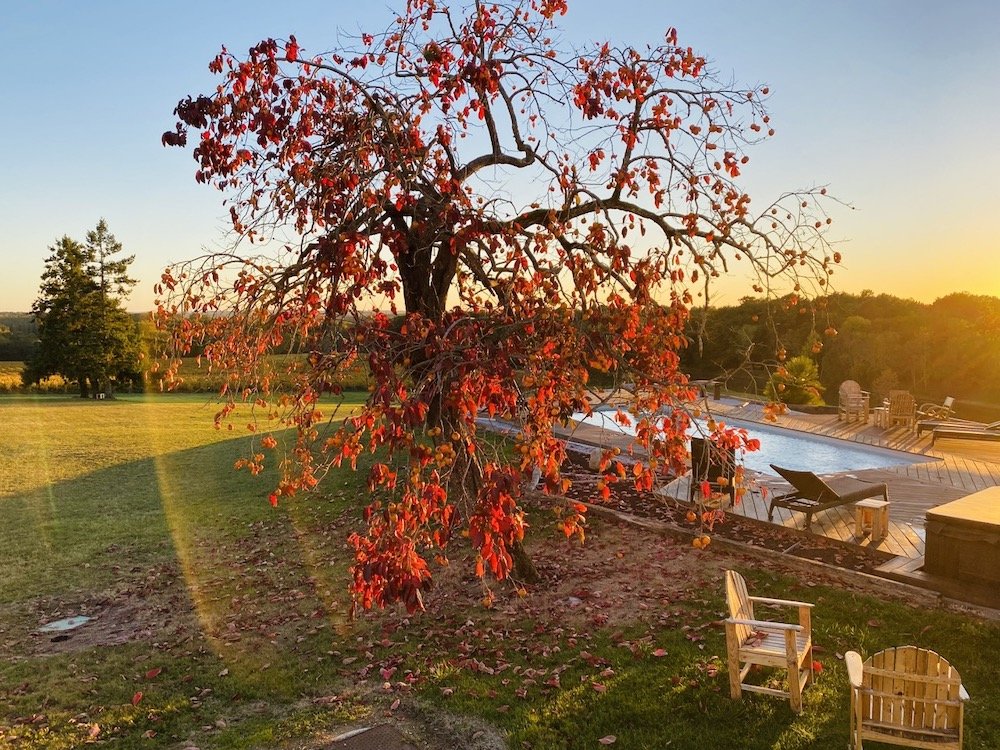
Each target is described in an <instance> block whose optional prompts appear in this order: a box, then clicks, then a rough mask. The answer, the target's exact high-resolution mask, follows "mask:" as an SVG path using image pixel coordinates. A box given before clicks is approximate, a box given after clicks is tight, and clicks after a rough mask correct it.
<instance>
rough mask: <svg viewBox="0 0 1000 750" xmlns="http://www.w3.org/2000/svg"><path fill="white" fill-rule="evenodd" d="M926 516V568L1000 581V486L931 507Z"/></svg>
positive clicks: (966, 577) (962, 578) (986, 581)
mask: <svg viewBox="0 0 1000 750" xmlns="http://www.w3.org/2000/svg"><path fill="white" fill-rule="evenodd" d="M926 518H927V542H926V545H925V549H924V570H925V571H926V572H928V573H932V574H935V575H941V576H946V577H948V578H953V579H956V580H959V581H964V582H967V583H974V584H984V585H988V586H996V585H1000V487H989V488H988V489H985V490H981V491H979V492H974V493H973V494H971V495H967V496H966V497H963V498H959V499H958V500H955V501H954V502H950V503H946V504H945V505H940V506H938V507H937V508H931V509H930V510H928V511H927V516H926Z"/></svg>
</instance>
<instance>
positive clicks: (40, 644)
mask: <svg viewBox="0 0 1000 750" xmlns="http://www.w3.org/2000/svg"><path fill="white" fill-rule="evenodd" d="M69 617H88V618H90V619H89V621H88V622H86V623H84V624H83V625H80V626H79V627H76V628H73V629H72V630H66V631H62V632H41V631H40V630H39V628H41V627H42V626H44V625H45V624H46V623H50V622H53V621H57V620H62V619H65V618H69ZM0 622H4V623H6V625H4V626H3V627H2V628H0V654H2V655H3V656H4V657H5V658H8V659H10V660H12V661H13V660H21V659H26V658H31V657H36V656H44V655H47V654H61V653H73V652H77V651H83V650H84V649H88V648H92V647H94V646H118V645H121V644H124V643H130V642H133V641H148V642H177V641H179V640H182V639H184V638H187V637H188V636H189V635H190V634H192V633H194V632H195V630H196V627H195V626H196V618H195V616H194V612H193V608H192V605H191V602H190V599H189V598H188V596H187V593H186V591H185V589H184V586H183V582H182V580H181V576H180V572H179V570H178V569H177V567H176V566H175V565H170V564H162V565H156V566H153V567H152V568H149V569H147V570H145V571H143V570H138V569H136V570H133V571H131V572H130V574H129V580H128V581H123V582H122V583H121V584H120V585H119V586H117V587H115V588H113V589H109V590H106V591H101V592H86V593H81V594H76V595H72V594H71V595H66V596H63V597H58V598H56V597H43V598H40V599H35V600H33V601H30V602H25V603H23V604H20V605H17V607H16V609H15V608H14V607H0Z"/></svg>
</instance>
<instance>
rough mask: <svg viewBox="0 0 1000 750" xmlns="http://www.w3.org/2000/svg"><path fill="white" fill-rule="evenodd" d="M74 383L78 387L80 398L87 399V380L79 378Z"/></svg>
mask: <svg viewBox="0 0 1000 750" xmlns="http://www.w3.org/2000/svg"><path fill="white" fill-rule="evenodd" d="M76 382H77V383H78V384H79V385H80V398H87V397H88V396H90V391H89V390H88V388H87V379H86V378H84V377H81V378H79V379H78V380H77V381H76Z"/></svg>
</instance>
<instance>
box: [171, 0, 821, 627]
mask: <svg viewBox="0 0 1000 750" xmlns="http://www.w3.org/2000/svg"><path fill="white" fill-rule="evenodd" d="M566 11H567V7H566V3H565V2H564V1H562V0H524V1H522V2H501V3H483V2H477V3H474V4H471V5H469V6H467V7H464V8H461V9H458V8H450V7H447V6H445V5H443V4H440V3H438V2H435V1H434V0H409V2H407V4H406V7H405V10H404V11H402V12H401V13H400V15H399V17H398V18H397V19H396V21H395V23H393V24H392V25H391V27H390V28H389V29H388V31H386V32H384V33H381V34H362V35H361V36H360V38H359V39H357V41H356V46H353V47H344V48H342V49H338V50H336V51H334V52H331V53H324V54H321V55H306V54H305V53H304V50H303V49H302V48H301V47H300V45H299V42H298V40H297V39H296V38H295V37H294V36H290V37H289V38H288V40H287V41H284V42H279V41H276V40H273V39H267V40H265V41H263V42H261V43H260V44H258V45H256V46H255V47H253V48H252V49H250V51H249V53H248V54H247V56H246V57H245V58H239V57H237V56H235V55H233V54H231V53H230V52H229V51H227V50H225V49H223V51H222V53H221V54H219V55H218V56H217V57H216V58H215V59H214V60H213V61H212V62H211V64H210V66H209V67H210V68H211V70H212V71H213V72H215V73H216V74H218V75H219V76H220V81H219V84H218V87H217V88H216V89H215V90H214V91H213V92H212V93H211V94H208V95H204V96H197V97H193V98H192V97H188V98H187V99H185V100H183V101H181V102H180V103H179V104H178V106H177V109H176V110H175V112H176V114H177V116H178V118H179V122H178V123H177V126H176V128H175V129H174V130H172V131H169V132H167V133H165V134H164V136H163V141H164V143H165V144H168V145H175V146H184V145H185V144H187V142H188V140H189V137H190V138H191V140H193V141H194V143H195V146H194V151H193V155H194V158H195V159H196V161H197V162H198V171H197V173H196V179H197V180H198V181H199V182H204V183H210V184H213V185H215V186H216V187H218V188H219V189H220V190H222V191H224V192H225V193H226V195H227V202H228V205H229V210H230V215H231V217H232V221H233V227H234V230H235V232H236V234H237V235H238V237H239V238H241V240H242V244H239V243H237V244H234V249H233V251H232V252H230V253H227V254H224V255H213V256H211V257H207V258H200V259H197V260H195V261H192V262H190V263H188V264H185V265H183V266H180V267H176V268H171V269H167V271H166V272H165V273H164V276H163V280H162V283H161V284H160V285H159V292H160V293H161V295H162V297H163V298H162V300H161V302H160V306H159V313H160V316H161V319H162V321H163V323H164V326H165V327H169V328H171V330H172V331H173V334H174V342H175V344H176V346H177V351H179V352H180V353H183V352H186V351H189V350H190V348H191V347H192V346H195V345H198V346H200V345H201V344H203V343H204V345H205V346H204V357H203V361H206V362H209V363H210V365H211V366H212V367H213V368H218V369H221V370H223V371H225V372H227V373H229V385H228V386H227V388H226V389H225V398H226V403H225V406H224V408H223V409H222V410H221V411H220V414H219V417H218V418H219V420H220V421H222V420H226V419H231V418H232V417H233V415H234V411H235V410H236V409H237V408H238V406H239V404H240V403H241V402H247V403H248V404H250V405H251V407H252V408H254V409H255V414H257V415H260V416H262V417H263V416H264V415H266V416H267V417H269V418H273V419H275V420H277V422H278V423H280V424H282V425H289V426H294V427H295V428H296V429H297V431H298V440H297V442H296V444H295V447H294V450H293V451H292V453H291V455H289V456H287V457H286V460H283V461H282V462H281V466H282V469H283V471H282V478H281V481H280V484H279V485H278V487H277V489H276V491H275V492H274V494H273V495H272V496H271V498H272V502H277V499H278V498H279V497H285V496H289V495H292V494H294V493H296V492H297V491H299V490H302V489H308V488H313V487H315V486H316V484H317V483H318V482H319V481H320V480H321V479H322V477H323V475H324V473H325V472H326V471H327V470H328V469H329V468H330V467H331V466H339V465H340V464H341V463H342V462H347V463H349V464H351V465H354V464H355V462H356V461H357V458H358V456H359V455H360V454H361V453H363V452H365V451H371V452H375V451H379V453H378V458H377V460H376V462H375V464H374V466H373V467H372V469H371V471H370V488H371V492H372V498H373V502H372V505H371V507H370V508H369V509H368V511H367V513H366V519H367V523H368V528H367V531H366V533H363V534H356V535H354V536H353V537H352V538H351V542H352V544H353V546H354V549H355V553H356V564H355V566H354V582H353V590H354V593H355V597H356V601H357V602H358V603H360V604H362V605H363V606H371V605H373V604H375V605H383V604H386V603H388V602H393V601H402V602H403V603H404V604H405V605H406V606H407V607H408V608H410V609H413V608H417V607H420V606H421V591H422V590H424V589H425V588H426V587H427V586H428V584H429V581H430V578H431V570H430V565H431V563H432V561H433V560H435V559H440V558H442V557H443V556H444V554H445V552H446V549H447V547H448V545H449V544H450V543H451V542H452V541H453V540H455V539H461V537H463V536H467V537H468V539H469V540H470V542H471V544H472V546H473V548H474V549H475V550H476V552H477V553H478V555H477V563H476V568H477V572H478V573H479V574H480V575H483V574H485V573H487V572H488V573H491V574H492V575H494V576H496V577H499V578H504V577H506V576H508V575H510V574H511V573H512V571H514V566H515V557H517V552H518V550H519V545H520V541H521V539H522V537H523V534H524V530H525V527H526V521H525V515H524V510H523V508H522V505H521V501H520V498H521V494H522V487H523V485H524V477H525V475H526V474H531V473H532V471H533V470H536V469H537V470H538V473H539V474H540V477H541V480H540V482H541V488H542V489H543V490H544V491H546V492H559V491H560V490H562V489H563V488H564V487H565V486H566V482H565V480H564V478H563V477H562V476H561V474H560V466H561V464H562V461H563V458H564V456H565V444H564V442H563V441H562V440H560V439H558V437H557V436H556V435H555V434H554V433H553V428H554V427H556V426H558V425H560V424H564V423H565V422H566V420H567V419H568V418H569V416H570V415H571V414H573V413H574V412H578V411H587V410H588V409H589V408H590V407H589V406H588V403H589V399H588V396H589V395H591V394H589V392H588V383H589V378H590V376H591V374H592V373H593V372H595V371H600V372H601V373H606V374H607V377H608V378H609V380H610V382H612V383H613V384H626V383H627V384H628V387H629V390H630V392H631V394H632V395H631V404H630V408H631V412H632V413H634V414H638V415H643V416H641V417H640V419H639V421H638V424H637V425H636V432H637V437H636V441H635V443H636V447H637V448H641V449H642V450H643V451H644V452H645V456H646V458H645V460H644V462H642V463H636V464H634V465H630V466H629V467H628V468H627V469H626V467H625V466H623V465H622V464H621V463H619V461H618V459H613V457H612V455H611V453H610V452H609V453H608V454H607V455H605V457H604V458H605V460H604V462H603V465H604V469H605V480H604V481H603V482H602V483H601V484H600V485H599V487H600V488H601V489H600V490H598V491H597V492H599V493H601V494H606V493H607V492H608V485H609V484H610V483H612V482H613V481H615V480H616V479H618V478H620V477H624V476H625V475H626V473H627V475H628V476H629V477H630V478H631V479H632V480H634V481H635V483H636V484H637V485H639V486H640V487H650V486H651V485H652V483H653V481H654V478H655V476H656V475H657V473H658V472H662V471H664V470H673V471H680V470H682V467H683V465H684V461H685V458H686V442H687V441H686V438H685V435H684V430H685V428H686V427H687V423H688V414H687V412H686V410H685V409H684V408H683V407H685V405H687V404H688V403H689V402H690V401H691V399H692V397H693V391H692V389H690V388H689V387H688V386H687V379H686V378H685V376H684V375H683V374H682V373H681V372H680V371H679V370H678V351H679V350H681V349H682V348H683V347H684V346H685V343H686V340H685V337H684V335H683V331H684V324H685V320H686V319H687V312H688V307H689V305H690V304H691V300H692V297H691V295H690V293H689V292H688V286H689V285H697V286H698V287H699V288H700V287H701V285H702V284H703V283H704V280H705V279H706V278H707V279H711V278H713V277H716V276H718V275H720V274H723V273H726V272H727V271H729V266H730V264H732V263H740V264H743V265H745V266H746V267H748V268H749V269H752V270H753V271H754V272H755V273H756V274H757V275H758V276H759V278H760V283H759V284H757V285H756V287H757V290H758V291H762V290H763V289H764V288H770V287H771V283H770V279H771V278H772V277H775V276H778V275H787V276H789V277H790V278H791V281H790V284H791V285H793V286H795V287H796V291H798V290H799V288H801V287H804V286H805V285H807V284H812V285H816V284H818V285H820V286H822V285H824V284H825V283H826V278H827V276H828V274H829V273H830V267H831V264H832V263H833V262H834V258H833V254H832V253H829V252H828V251H827V246H826V243H825V241H824V239H823V231H824V230H825V228H826V224H827V223H828V219H827V218H826V216H825V214H822V213H821V206H819V205H818V203H817V201H818V199H819V197H820V193H821V192H825V191H820V190H815V191H808V192H805V193H790V194H787V195H785V196H782V197H780V198H779V199H778V200H777V201H776V202H775V203H771V204H769V205H768V206H766V208H765V209H764V210H762V211H759V212H754V211H752V210H751V205H750V204H751V201H750V196H749V195H747V194H746V193H745V192H744V191H743V190H742V189H741V188H740V186H739V179H738V178H739V176H740V172H741V170H743V169H745V165H746V163H747V161H748V159H749V157H748V156H747V155H746V151H745V150H746V147H747V146H748V145H749V144H752V143H755V142H757V141H759V140H762V139H764V138H767V137H768V136H770V135H773V130H772V129H771V125H770V123H769V116H768V114H767V112H766V110H765V106H764V105H765V99H766V96H767V94H768V90H767V88H766V87H763V86H756V87H750V88H742V87H738V86H736V85H735V84H732V83H728V82H725V81H720V80H718V79H717V78H716V77H715V76H714V75H713V74H712V72H711V70H710V68H709V67H708V64H707V62H706V60H705V58H703V57H702V56H700V55H698V54H697V53H695V52H694V51H693V50H691V49H690V48H688V47H684V46H681V45H680V43H679V42H678V36H677V34H676V32H675V31H674V30H673V29H668V30H667V32H666V35H665V37H664V38H663V41H662V43H661V44H660V45H658V46H655V47H645V48H642V49H633V48H631V47H621V46H614V45H612V44H610V43H605V44H595V45H593V46H591V47H588V48H587V49H585V50H572V49H569V48H568V47H565V46H562V45H560V44H559V43H558V42H557V41H555V39H556V37H557V36H558V29H557V28H556V26H557V20H558V18H559V16H561V15H563V14H564V13H566ZM248 243H255V244H256V243H260V244H259V245H257V246H258V247H259V250H256V251H255V250H253V249H252V247H253V245H250V244H248ZM279 347H280V348H281V349H282V350H284V349H289V348H290V349H292V350H298V351H301V352H304V353H305V354H306V355H307V356H306V357H304V358H303V359H302V360H299V362H298V365H297V367H296V368H295V373H294V374H295V378H296V379H295V381H294V386H293V387H292V388H291V390H290V391H289V392H284V393H279V392H278V390H279V389H280V388H281V385H280V384H281V383H282V382H286V380H282V379H278V378H275V377H274V376H273V373H270V372H269V371H268V364H269V362H271V361H273V360H271V359H268V358H267V356H266V355H267V354H268V353H269V352H271V351H273V350H275V349H276V348H279ZM358 362H360V363H363V365H364V366H365V367H367V368H368V370H369V371H370V374H371V383H372V386H371V393H370V395H369V397H368V400H367V402H366V403H365V405H364V407H363V409H362V411H361V413H360V414H358V415H356V416H352V417H351V418H349V419H347V420H346V421H345V422H344V423H343V426H341V427H339V428H337V429H334V430H333V431H332V432H330V431H324V430H323V429H322V424H323V421H324V420H325V419H326V418H327V417H328V416H329V415H328V414H326V413H322V414H321V408H320V401H319V399H320V397H321V396H323V395H326V394H337V393H339V392H340V390H341V383H340V380H341V377H342V375H343V374H344V373H345V372H346V371H347V369H348V368H350V367H351V366H352V365H354V364H355V363H358ZM668 409H669V410H668ZM658 413H660V414H662V413H666V414H667V415H668V416H667V418H666V419H663V420H658V419H656V418H653V417H652V416H651V415H655V414H658ZM484 417H492V418H497V419H502V420H504V421H506V422H510V423H513V424H516V429H515V430H514V444H515V446H514V451H513V457H512V458H511V457H510V456H509V455H507V454H505V453H504V452H503V451H499V452H498V451H493V450H490V449H489V443H488V442H486V441H484V440H483V435H482V423H481V420H482V418H484ZM251 426H252V428H253V429H259V428H260V425H258V424H257V423H256V421H254V422H253V423H252V425H251ZM715 439H716V440H721V441H728V442H729V443H732V444H742V442H743V440H744V439H745V436H741V435H740V434H738V433H734V432H731V431H727V430H724V429H722V428H721V426H719V429H718V430H717V432H716V434H715ZM261 443H262V445H263V447H264V448H269V447H274V446H275V445H276V441H275V440H274V439H273V437H271V436H267V437H265V438H263V439H262V440H261ZM265 455H266V453H265V451H263V450H261V451H260V452H255V453H254V454H252V455H251V456H250V457H249V458H248V460H247V462H246V465H247V466H248V467H249V468H250V469H251V470H254V471H257V470H259V468H260V466H261V464H262V462H263V461H264V456H265ZM583 510H584V508H583V506H576V507H572V508H569V509H568V510H567V511H566V512H565V513H563V515H562V517H561V519H560V525H561V528H562V529H563V531H564V532H565V533H566V534H567V535H574V534H579V535H581V536H582V533H583V523H582V522H583V515H582V514H583Z"/></svg>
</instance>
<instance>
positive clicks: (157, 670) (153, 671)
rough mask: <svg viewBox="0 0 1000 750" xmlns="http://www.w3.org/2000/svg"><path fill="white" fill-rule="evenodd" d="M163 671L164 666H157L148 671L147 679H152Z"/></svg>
mask: <svg viewBox="0 0 1000 750" xmlns="http://www.w3.org/2000/svg"><path fill="white" fill-rule="evenodd" d="M162 671H163V668H162V667H156V668H155V669H151V670H149V671H148V672H146V679H147V680H152V679H153V678H154V677H156V676H157V675H158V674H160V672H162Z"/></svg>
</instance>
